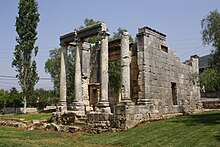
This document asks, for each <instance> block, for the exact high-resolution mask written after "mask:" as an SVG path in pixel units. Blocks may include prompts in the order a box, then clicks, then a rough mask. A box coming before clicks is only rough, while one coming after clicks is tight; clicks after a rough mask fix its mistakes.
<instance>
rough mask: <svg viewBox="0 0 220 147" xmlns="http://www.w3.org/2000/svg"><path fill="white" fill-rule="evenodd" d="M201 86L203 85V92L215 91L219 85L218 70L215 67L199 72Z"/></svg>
mask: <svg viewBox="0 0 220 147" xmlns="http://www.w3.org/2000/svg"><path fill="white" fill-rule="evenodd" d="M199 80H200V85H201V87H203V86H204V87H205V92H215V91H217V90H218V89H219V87H220V72H219V71H218V70H217V69H215V68H209V69H207V70H205V71H204V72H203V73H201V74H200V77H199Z"/></svg>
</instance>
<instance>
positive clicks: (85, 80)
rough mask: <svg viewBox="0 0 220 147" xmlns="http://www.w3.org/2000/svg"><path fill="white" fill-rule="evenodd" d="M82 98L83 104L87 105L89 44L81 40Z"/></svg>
mask: <svg viewBox="0 0 220 147" xmlns="http://www.w3.org/2000/svg"><path fill="white" fill-rule="evenodd" d="M81 61H82V62H81V63H82V65H81V68H82V99H83V104H84V105H86V106H88V105H89V89H88V88H89V86H88V85H89V79H90V44H89V43H88V42H83V44H82V59H81Z"/></svg>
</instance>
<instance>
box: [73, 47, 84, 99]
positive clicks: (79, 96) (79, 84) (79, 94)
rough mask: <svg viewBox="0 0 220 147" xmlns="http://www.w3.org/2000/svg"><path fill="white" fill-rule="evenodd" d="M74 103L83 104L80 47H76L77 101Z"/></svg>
mask: <svg viewBox="0 0 220 147" xmlns="http://www.w3.org/2000/svg"><path fill="white" fill-rule="evenodd" d="M73 102H76V103H82V73H81V63H80V47H79V46H76V53H75V99H74V101H73Z"/></svg>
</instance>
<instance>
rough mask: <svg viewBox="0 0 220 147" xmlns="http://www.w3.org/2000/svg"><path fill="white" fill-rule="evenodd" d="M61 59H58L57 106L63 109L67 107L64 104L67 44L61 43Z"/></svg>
mask: <svg viewBox="0 0 220 147" xmlns="http://www.w3.org/2000/svg"><path fill="white" fill-rule="evenodd" d="M61 46H62V50H61V55H60V56H61V60H60V66H61V67H60V100H59V103H58V106H62V107H63V109H66V108H67V105H66V90H67V89H66V54H67V46H64V45H61Z"/></svg>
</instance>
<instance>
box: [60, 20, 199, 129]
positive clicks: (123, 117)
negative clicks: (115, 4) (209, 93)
mask: <svg viewBox="0 0 220 147" xmlns="http://www.w3.org/2000/svg"><path fill="white" fill-rule="evenodd" d="M107 30H108V29H107V26H106V24H105V23H98V24H96V25H93V26H89V27H86V28H83V29H80V30H76V31H74V32H71V33H68V34H65V35H63V36H61V37H60V44H61V47H62V51H61V72H60V74H61V75H60V100H59V103H58V106H59V107H60V108H61V109H62V111H66V112H68V111H73V112H75V113H76V114H77V115H84V116H86V117H87V123H88V124H87V125H88V126H89V127H90V128H91V129H92V130H97V129H99V130H104V131H105V130H108V129H110V128H118V129H127V128H131V127H134V126H135V125H137V124H138V123H140V122H143V121H148V120H154V119H161V118H166V117H169V116H174V115H178V114H184V113H193V112H196V111H200V110H201V102H200V87H199V83H198V77H197V75H198V73H199V67H198V58H197V56H191V57H190V59H189V60H188V61H186V62H185V64H183V63H181V62H180V59H179V58H178V57H177V56H176V54H175V52H174V51H172V50H171V49H169V47H168V45H167V41H166V35H165V34H163V33H161V32H158V31H156V30H154V29H151V28H149V27H143V28H139V29H138V33H137V35H136V42H134V43H130V42H129V33H128V32H124V33H123V34H122V35H121V37H120V38H118V39H116V40H111V41H109V39H108V37H109V33H108V31H107ZM96 35H99V36H100V41H99V42H97V43H94V44H91V43H89V42H88V38H90V37H93V36H96ZM69 46H74V47H75V87H73V88H74V89H75V97H74V98H73V102H72V103H71V104H67V102H66V91H67V89H66V74H67V73H66V72H67V71H66V66H67V65H66V63H67V62H66V54H67V49H68V47H69ZM113 60H119V61H120V63H121V71H120V72H121V87H120V90H119V92H118V93H117V94H114V95H113V96H112V95H111V96H110V91H109V81H110V80H111V79H109V75H108V64H109V62H111V61H113Z"/></svg>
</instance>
